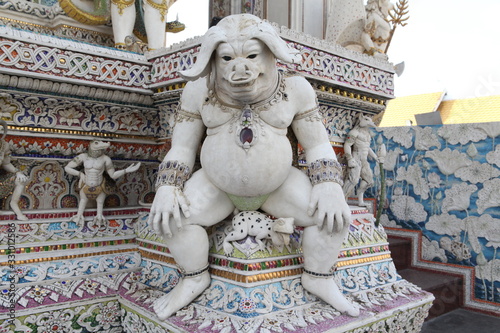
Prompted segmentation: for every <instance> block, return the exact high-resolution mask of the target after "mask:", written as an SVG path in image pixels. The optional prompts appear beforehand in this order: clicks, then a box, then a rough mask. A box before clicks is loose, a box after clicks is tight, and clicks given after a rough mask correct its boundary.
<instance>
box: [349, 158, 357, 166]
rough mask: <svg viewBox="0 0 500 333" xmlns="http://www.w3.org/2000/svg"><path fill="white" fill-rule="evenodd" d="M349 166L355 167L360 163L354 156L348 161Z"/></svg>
mask: <svg viewBox="0 0 500 333" xmlns="http://www.w3.org/2000/svg"><path fill="white" fill-rule="evenodd" d="M347 166H348V167H349V168H355V167H357V166H358V163H357V162H356V160H355V159H354V158H350V159H349V160H348V161H347Z"/></svg>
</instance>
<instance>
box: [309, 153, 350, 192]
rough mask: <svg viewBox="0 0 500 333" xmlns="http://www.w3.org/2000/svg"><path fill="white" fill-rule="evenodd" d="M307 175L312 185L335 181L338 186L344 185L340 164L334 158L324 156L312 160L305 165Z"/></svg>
mask: <svg viewBox="0 0 500 333" xmlns="http://www.w3.org/2000/svg"><path fill="white" fill-rule="evenodd" d="M307 176H308V177H309V180H310V181H311V184H313V185H316V184H319V183H324V182H335V183H337V184H339V185H340V186H342V185H344V181H343V180H342V165H340V163H339V162H337V161H336V160H331V159H326V158H324V159H321V160H316V161H314V162H312V163H311V164H309V166H308V167H307Z"/></svg>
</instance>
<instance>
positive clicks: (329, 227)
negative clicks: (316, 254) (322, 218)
mask: <svg viewBox="0 0 500 333" xmlns="http://www.w3.org/2000/svg"><path fill="white" fill-rule="evenodd" d="M334 218H335V214H332V213H331V212H329V213H327V214H326V231H327V232H328V234H329V235H330V234H332V233H333V227H334Z"/></svg>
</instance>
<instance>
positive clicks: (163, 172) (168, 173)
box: [155, 161, 191, 190]
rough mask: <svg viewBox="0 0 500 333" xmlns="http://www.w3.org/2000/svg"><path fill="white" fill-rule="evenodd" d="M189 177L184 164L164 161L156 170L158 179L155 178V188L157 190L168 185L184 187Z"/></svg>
mask: <svg viewBox="0 0 500 333" xmlns="http://www.w3.org/2000/svg"><path fill="white" fill-rule="evenodd" d="M190 176H191V170H190V169H189V167H188V166H187V165H185V164H184V163H180V162H178V161H166V162H162V163H161V164H160V167H159V168H158V177H157V178H156V183H155V188H156V190H158V188H159V187H160V186H163V185H169V186H177V187H179V188H183V187H184V183H185V182H186V181H187V180H188V179H189V177H190Z"/></svg>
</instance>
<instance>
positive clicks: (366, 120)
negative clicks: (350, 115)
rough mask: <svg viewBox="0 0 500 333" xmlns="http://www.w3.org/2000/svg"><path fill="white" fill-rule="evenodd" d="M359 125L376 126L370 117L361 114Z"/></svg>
mask: <svg viewBox="0 0 500 333" xmlns="http://www.w3.org/2000/svg"><path fill="white" fill-rule="evenodd" d="M359 126H360V127H375V123H374V122H373V120H372V119H371V118H370V117H367V116H363V115H361V116H360V117H359Z"/></svg>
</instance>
